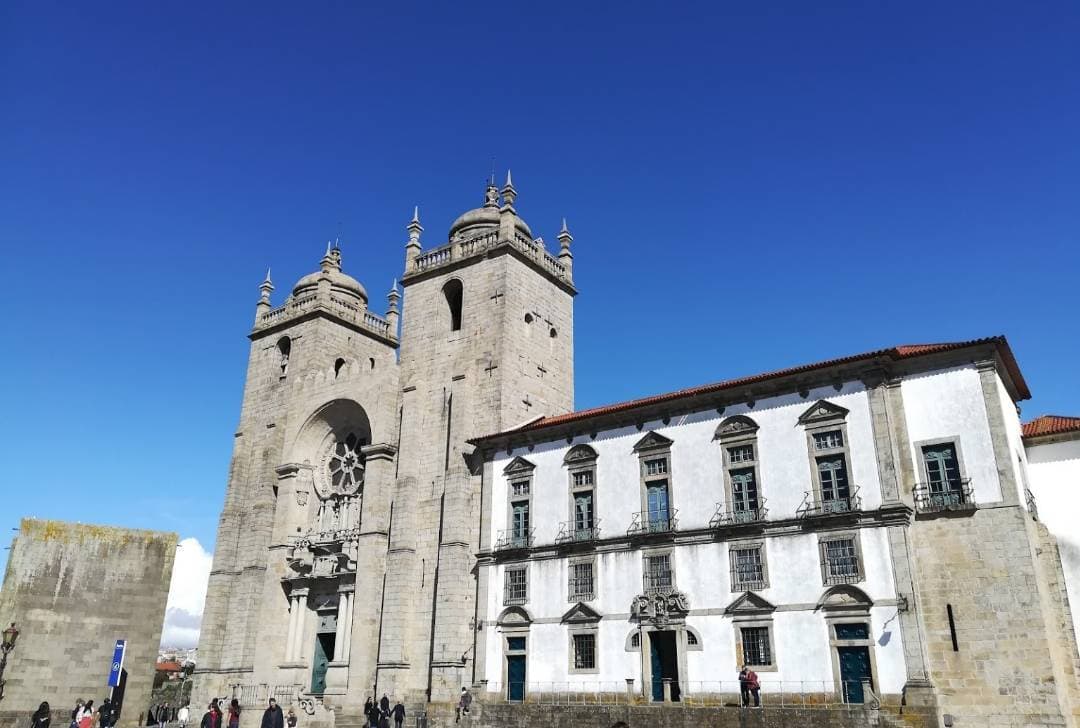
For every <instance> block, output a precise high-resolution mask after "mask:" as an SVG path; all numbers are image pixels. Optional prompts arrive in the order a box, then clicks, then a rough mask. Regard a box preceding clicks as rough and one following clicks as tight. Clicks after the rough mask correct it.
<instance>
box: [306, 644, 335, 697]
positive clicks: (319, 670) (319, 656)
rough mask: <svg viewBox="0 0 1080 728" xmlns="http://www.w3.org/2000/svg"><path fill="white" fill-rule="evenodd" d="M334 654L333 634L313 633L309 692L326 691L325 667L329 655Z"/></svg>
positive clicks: (318, 693)
mask: <svg viewBox="0 0 1080 728" xmlns="http://www.w3.org/2000/svg"><path fill="white" fill-rule="evenodd" d="M333 654H334V635H333V634H332V633H331V634H319V635H315V659H314V660H312V664H311V692H313V693H315V694H316V695H322V694H323V693H325V692H326V669H327V665H328V664H329V663H330V657H331V656H332V655H333Z"/></svg>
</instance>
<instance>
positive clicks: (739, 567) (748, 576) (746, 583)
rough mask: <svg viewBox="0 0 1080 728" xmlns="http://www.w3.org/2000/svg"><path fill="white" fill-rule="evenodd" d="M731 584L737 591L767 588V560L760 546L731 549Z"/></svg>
mask: <svg viewBox="0 0 1080 728" xmlns="http://www.w3.org/2000/svg"><path fill="white" fill-rule="evenodd" d="M731 586H732V589H734V590H736V591H743V590H746V589H764V588H765V586H766V584H765V561H764V558H763V554H762V551H761V547H760V546H750V547H747V548H733V549H731Z"/></svg>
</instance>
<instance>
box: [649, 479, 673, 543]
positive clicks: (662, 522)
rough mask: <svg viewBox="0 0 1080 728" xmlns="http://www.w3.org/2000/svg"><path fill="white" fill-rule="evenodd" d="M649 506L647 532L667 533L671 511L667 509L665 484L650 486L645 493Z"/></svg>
mask: <svg viewBox="0 0 1080 728" xmlns="http://www.w3.org/2000/svg"><path fill="white" fill-rule="evenodd" d="M647 497H648V504H649V530H650V531H667V530H668V529H669V526H668V520H669V519H670V518H671V511H670V509H669V508H668V490H667V483H666V482H664V483H658V484H656V485H653V484H650V485H649V487H648V491H647Z"/></svg>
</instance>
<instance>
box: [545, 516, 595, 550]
mask: <svg viewBox="0 0 1080 728" xmlns="http://www.w3.org/2000/svg"><path fill="white" fill-rule="evenodd" d="M599 538H600V519H599V518H597V519H596V520H595V521H593V523H592V526H591V527H588V528H585V527H582V524H580V523H578V522H577V521H563V522H562V523H560V524H559V535H558V536H556V537H555V543H557V544H569V543H588V542H589V541H596V540H598V539H599Z"/></svg>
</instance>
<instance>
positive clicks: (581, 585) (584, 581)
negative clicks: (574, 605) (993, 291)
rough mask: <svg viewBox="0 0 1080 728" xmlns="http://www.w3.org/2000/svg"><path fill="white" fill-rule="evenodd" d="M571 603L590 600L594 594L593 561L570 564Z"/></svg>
mask: <svg viewBox="0 0 1080 728" xmlns="http://www.w3.org/2000/svg"><path fill="white" fill-rule="evenodd" d="M569 593H570V601H580V600H589V599H592V598H593V596H594V592H593V565H592V562H591V561H585V562H582V563H580V564H570V588H569Z"/></svg>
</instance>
